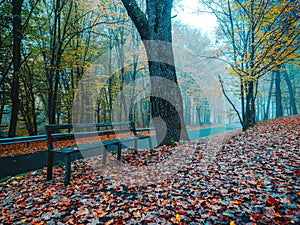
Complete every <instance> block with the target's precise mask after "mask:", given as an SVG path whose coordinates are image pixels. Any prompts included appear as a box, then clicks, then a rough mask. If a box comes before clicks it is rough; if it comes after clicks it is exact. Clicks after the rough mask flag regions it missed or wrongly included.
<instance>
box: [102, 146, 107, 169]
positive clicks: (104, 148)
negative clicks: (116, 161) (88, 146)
mask: <svg viewBox="0 0 300 225" xmlns="http://www.w3.org/2000/svg"><path fill="white" fill-rule="evenodd" d="M106 158H107V146H104V147H103V159H102V164H103V165H105V164H106Z"/></svg>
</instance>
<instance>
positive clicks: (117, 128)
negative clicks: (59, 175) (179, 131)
mask: <svg viewBox="0 0 300 225" xmlns="http://www.w3.org/2000/svg"><path fill="white" fill-rule="evenodd" d="M45 128H46V134H47V145H48V167H47V180H52V173H53V156H54V154H62V155H64V160H65V179H64V184H65V185H68V184H69V183H70V177H71V155H72V154H73V153H76V152H78V151H85V150H96V152H98V153H101V151H102V152H103V160H102V163H103V164H104V165H105V164H106V158H107V149H108V146H117V159H118V160H119V161H121V154H122V147H123V143H126V142H134V150H135V151H137V147H138V140H141V139H148V141H149V148H150V149H152V141H151V137H150V136H149V135H138V132H141V131H148V132H150V130H152V129H151V128H140V129H136V128H135V125H134V123H133V122H131V121H125V122H123V121H122V122H104V123H87V124H49V125H46V126H45ZM112 134H115V135H116V137H115V138H113V139H109V140H100V138H99V136H103V135H106V136H108V137H109V136H110V135H112ZM118 135H120V136H121V137H118ZM75 139H76V145H74V146H71V147H56V146H55V143H56V142H57V141H62V140H75ZM84 139H86V141H88V143H82V144H81V143H80V142H81V140H84Z"/></svg>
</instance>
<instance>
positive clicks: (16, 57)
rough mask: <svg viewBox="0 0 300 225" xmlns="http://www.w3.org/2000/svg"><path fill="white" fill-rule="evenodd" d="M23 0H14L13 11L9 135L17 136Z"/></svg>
mask: <svg viewBox="0 0 300 225" xmlns="http://www.w3.org/2000/svg"><path fill="white" fill-rule="evenodd" d="M22 4H23V0H13V1H12V6H13V9H12V11H13V12H12V13H13V68H14V71H13V78H12V84H11V102H12V109H11V118H10V126H9V131H8V136H9V137H14V136H16V132H17V121H18V113H19V106H20V99H19V91H20V81H19V74H20V69H21V40H22V20H21V11H22Z"/></svg>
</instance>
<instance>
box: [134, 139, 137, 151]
mask: <svg viewBox="0 0 300 225" xmlns="http://www.w3.org/2000/svg"><path fill="white" fill-rule="evenodd" d="M137 149H138V139H134V154H137V153H138V151H137Z"/></svg>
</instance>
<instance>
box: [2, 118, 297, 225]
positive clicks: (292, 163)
mask: <svg viewBox="0 0 300 225" xmlns="http://www.w3.org/2000/svg"><path fill="white" fill-rule="evenodd" d="M299 121H300V117H299V116H294V117H284V118H280V119H276V120H272V121H266V122H264V123H262V124H260V125H258V126H256V127H254V128H251V129H250V130H248V131H247V132H242V133H236V134H235V135H234V137H233V138H231V139H230V140H227V141H226V143H225V144H224V145H223V147H222V148H221V149H220V150H219V151H216V152H215V155H213V156H211V158H209V157H206V156H207V155H209V154H207V153H208V152H207V151H211V150H213V149H210V148H209V145H207V143H203V142H201V143H195V142H193V143H188V144H185V145H182V146H179V147H178V148H180V147H187V146H190V148H194V152H193V156H192V157H191V158H189V159H188V162H187V164H186V166H185V167H182V168H178V171H177V173H175V174H173V175H171V176H169V177H168V178H165V179H162V180H160V181H158V182H152V183H149V184H148V185H144V184H143V183H141V184H140V185H138V182H136V183H135V184H120V183H118V182H115V180H113V179H110V178H112V177H114V178H115V177H117V176H118V174H116V173H114V174H109V175H108V176H103V173H101V171H95V170H92V169H91V163H92V160H85V161H77V162H75V163H74V164H73V165H72V169H73V171H74V172H73V178H72V183H71V184H70V185H69V186H67V187H64V186H63V170H62V167H57V168H56V169H55V176H54V177H55V181H54V182H45V176H46V174H45V170H44V171H41V172H33V173H30V174H29V175H27V176H25V177H15V178H11V179H9V180H7V181H5V182H3V183H2V187H1V188H0V193H1V194H0V211H1V213H0V215H1V216H0V223H1V224H12V223H14V224H18V223H22V224H25V223H32V224H38V223H39V224H54V223H56V224H136V223H137V222H139V223H140V224H232V225H233V224H299V223H300V220H299V218H300V208H299V207H300V185H299V176H300V157H299V148H300V140H299V136H300V135H299V132H300V122H299ZM208 141H209V140H208ZM210 146H213V145H210ZM159 150H161V149H156V150H155V151H157V152H160V151H159ZM172 152H174V150H173V148H170V149H169V150H164V151H163V153H157V154H161V155H162V156H163V157H171V156H172ZM152 154H153V153H152ZM157 154H155V155H156V157H154V158H153V161H155V160H158V158H159V157H157ZM129 155H130V154H129ZM129 155H128V156H129ZM140 155H141V158H140V159H138V158H136V156H134V157H133V156H132V157H131V158H130V157H129V158H130V159H132V160H133V161H129V160H128V156H125V157H127V159H126V162H127V163H133V164H135V165H138V163H134V160H145V157H146V156H147V157H149V154H145V153H143V154H140ZM150 155H151V154H150ZM144 156H145V157H144ZM95 160H96V158H95ZM153 161H152V163H154V162H153ZM176 163H177V162H174V164H176ZM102 172H103V171H102ZM251 222H252V223H251Z"/></svg>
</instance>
